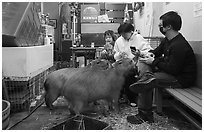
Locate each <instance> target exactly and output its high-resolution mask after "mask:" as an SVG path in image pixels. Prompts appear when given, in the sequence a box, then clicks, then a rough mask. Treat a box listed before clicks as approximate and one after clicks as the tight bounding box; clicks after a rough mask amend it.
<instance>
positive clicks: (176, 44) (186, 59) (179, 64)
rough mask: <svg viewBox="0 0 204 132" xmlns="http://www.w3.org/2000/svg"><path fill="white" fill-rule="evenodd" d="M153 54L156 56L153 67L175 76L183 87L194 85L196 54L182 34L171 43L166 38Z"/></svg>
mask: <svg viewBox="0 0 204 132" xmlns="http://www.w3.org/2000/svg"><path fill="white" fill-rule="evenodd" d="M151 52H152V53H154V54H155V60H154V61H153V66H155V67H158V68H159V70H161V71H163V72H166V73H168V74H171V75H173V76H175V77H176V78H177V80H178V81H179V83H180V84H181V85H182V86H183V87H189V86H191V85H193V84H194V82H195V79H196V59H195V54H194V52H193V49H192V48H191V46H190V44H189V43H188V42H187V41H186V39H185V38H184V37H183V36H182V35H181V34H180V33H179V34H178V35H177V36H176V37H174V38H173V39H172V40H170V41H169V40H168V39H167V38H164V39H163V40H162V41H161V44H160V45H159V46H158V47H157V48H156V49H155V50H152V51H151Z"/></svg>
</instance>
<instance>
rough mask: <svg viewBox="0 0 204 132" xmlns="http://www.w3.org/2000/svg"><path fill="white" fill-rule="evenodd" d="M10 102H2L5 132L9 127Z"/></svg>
mask: <svg viewBox="0 0 204 132" xmlns="http://www.w3.org/2000/svg"><path fill="white" fill-rule="evenodd" d="M9 116H10V102H8V101H6V100H2V129H3V130H5V129H6V128H7V127H8V125H9Z"/></svg>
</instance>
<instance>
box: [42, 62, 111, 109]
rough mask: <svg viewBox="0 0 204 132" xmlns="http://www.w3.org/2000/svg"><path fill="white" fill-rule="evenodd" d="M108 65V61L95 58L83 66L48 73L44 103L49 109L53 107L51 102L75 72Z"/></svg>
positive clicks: (60, 92) (103, 68) (59, 94)
mask: <svg viewBox="0 0 204 132" xmlns="http://www.w3.org/2000/svg"><path fill="white" fill-rule="evenodd" d="M108 67H109V63H108V61H106V60H100V59H97V60H94V61H92V62H91V63H90V64H89V65H88V66H87V67H84V68H63V69H59V70H56V71H54V72H52V73H50V74H49V75H48V76H47V78H46V80H45V83H44V88H45V102H46V105H47V106H48V107H49V108H50V109H52V108H53V106H52V103H53V102H54V101H55V100H56V99H57V98H58V97H59V96H61V95H62V88H63V86H64V83H65V82H66V81H68V80H69V79H70V78H72V76H73V75H75V74H77V72H79V71H80V72H82V71H84V70H86V69H98V70H105V69H107V68H108Z"/></svg>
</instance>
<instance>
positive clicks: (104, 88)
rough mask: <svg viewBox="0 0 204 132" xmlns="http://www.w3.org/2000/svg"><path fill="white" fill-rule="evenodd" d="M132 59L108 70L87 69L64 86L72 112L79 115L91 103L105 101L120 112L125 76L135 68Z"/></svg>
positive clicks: (64, 92)
mask: <svg viewBox="0 0 204 132" xmlns="http://www.w3.org/2000/svg"><path fill="white" fill-rule="evenodd" d="M134 66H135V64H134V62H133V61H132V60H130V59H127V58H125V59H122V60H120V61H117V62H115V63H114V68H108V69H107V70H99V69H91V68H90V69H85V70H81V71H78V72H77V74H74V75H73V76H72V77H71V78H69V79H68V80H67V81H66V82H65V83H64V85H63V94H64V96H65V98H66V99H67V101H68V102H69V103H70V112H71V113H74V114H79V113H81V112H83V109H84V108H85V107H86V106H88V103H89V102H93V101H96V100H99V99H105V100H107V101H108V102H109V103H111V104H112V105H113V106H114V108H115V109H116V110H118V98H119V95H120V90H121V89H122V86H123V84H124V80H125V78H124V74H125V73H126V72H127V71H128V70H130V69H132V68H134Z"/></svg>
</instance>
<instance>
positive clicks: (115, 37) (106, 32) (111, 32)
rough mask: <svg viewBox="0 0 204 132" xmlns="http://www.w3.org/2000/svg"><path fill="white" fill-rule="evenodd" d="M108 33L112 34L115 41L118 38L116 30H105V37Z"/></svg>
mask: <svg viewBox="0 0 204 132" xmlns="http://www.w3.org/2000/svg"><path fill="white" fill-rule="evenodd" d="M106 35H110V36H111V37H112V39H113V41H116V39H117V36H116V35H115V34H114V32H113V31H112V30H107V31H105V33H104V37H105V36H106Z"/></svg>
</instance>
